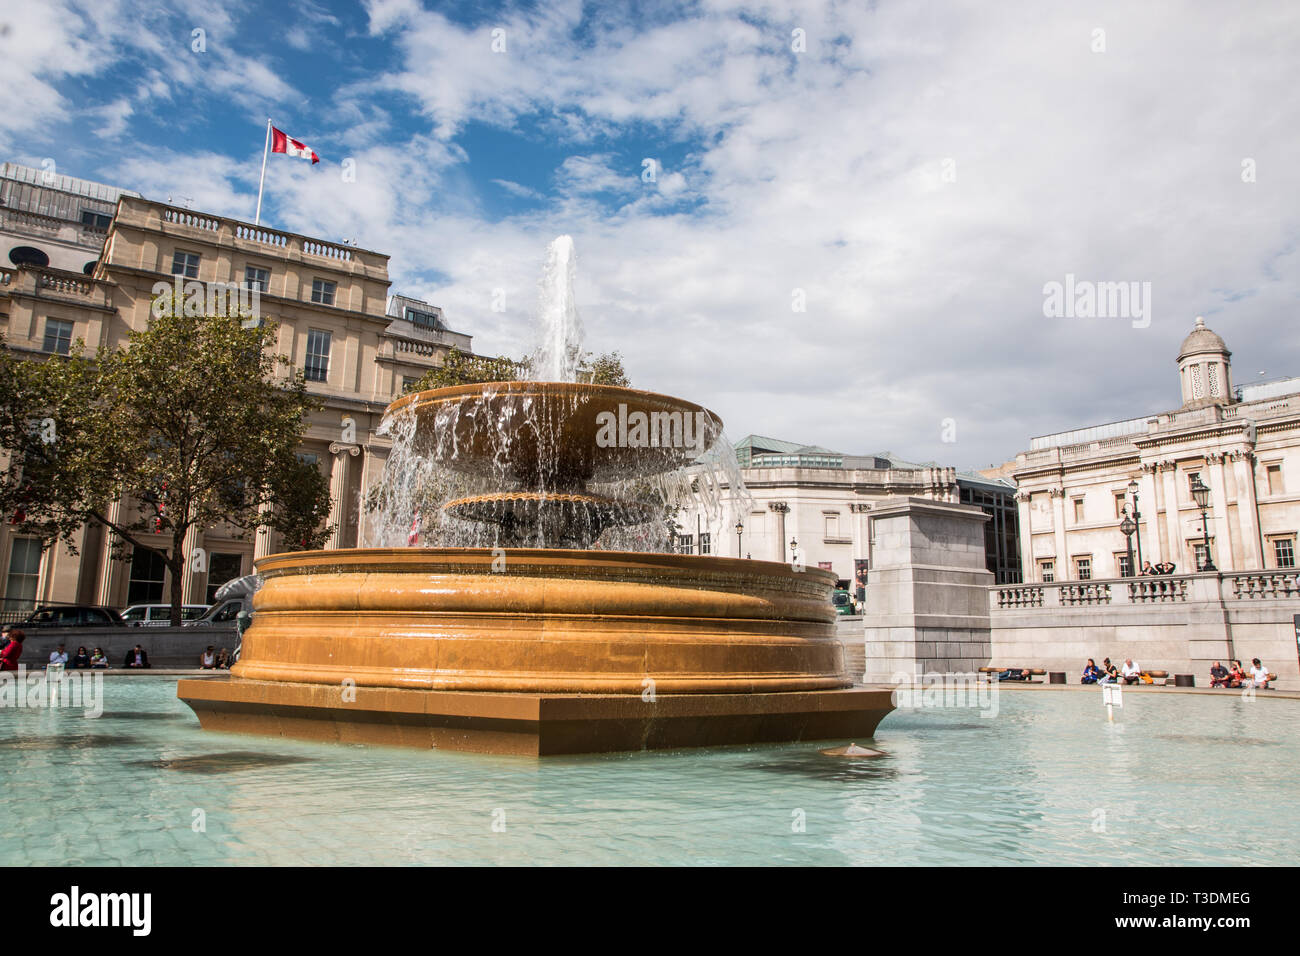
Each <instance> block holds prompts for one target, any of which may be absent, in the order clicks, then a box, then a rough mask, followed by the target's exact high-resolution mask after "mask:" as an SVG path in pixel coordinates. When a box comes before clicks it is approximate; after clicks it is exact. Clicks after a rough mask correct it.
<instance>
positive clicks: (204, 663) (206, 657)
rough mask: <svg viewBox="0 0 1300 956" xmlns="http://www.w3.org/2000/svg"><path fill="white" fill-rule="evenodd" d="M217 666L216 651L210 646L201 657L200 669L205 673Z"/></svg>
mask: <svg viewBox="0 0 1300 956" xmlns="http://www.w3.org/2000/svg"><path fill="white" fill-rule="evenodd" d="M216 666H217V652H216V649H215V648H214V647H213V646H212V645H211V644H209V645H208V649H207V650H206V651H204V652H203V653H202V654H200V655H199V667H201V668H202V669H203V670H205V671H210V670H212V669H213V668H215V667H216Z"/></svg>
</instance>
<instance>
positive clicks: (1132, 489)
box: [1128, 478, 1142, 574]
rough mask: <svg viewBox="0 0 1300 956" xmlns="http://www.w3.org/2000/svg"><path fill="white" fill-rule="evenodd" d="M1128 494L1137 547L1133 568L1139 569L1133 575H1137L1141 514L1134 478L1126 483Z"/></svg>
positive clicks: (1140, 549)
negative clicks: (1130, 498)
mask: <svg viewBox="0 0 1300 956" xmlns="http://www.w3.org/2000/svg"><path fill="white" fill-rule="evenodd" d="M1128 493H1129V494H1131V495H1132V496H1133V527H1134V530H1135V532H1136V534H1137V546H1138V563H1137V564H1136V565H1135V566H1134V567H1135V568H1137V569H1139V570H1135V571H1134V573H1135V574H1137V573H1139V571H1140V568H1141V566H1142V512H1140V511H1138V483H1137V479H1136V478H1134V479H1133V480H1132V481H1130V482H1129V483H1128Z"/></svg>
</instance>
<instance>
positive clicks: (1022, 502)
mask: <svg viewBox="0 0 1300 956" xmlns="http://www.w3.org/2000/svg"><path fill="white" fill-rule="evenodd" d="M1014 497H1015V500H1016V520H1017V521H1018V522H1019V531H1020V534H1019V538H1020V577H1021V579H1022V580H1025V581H1037V580H1038V566H1037V565H1036V564H1034V532H1033V528H1032V527H1031V526H1030V520H1031V517H1030V513H1029V501H1030V498H1032V497H1033V496H1032V495H1031V494H1030V493H1029V492H1028V491H1017V492H1016V493H1015V495H1014Z"/></svg>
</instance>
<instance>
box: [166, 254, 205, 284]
mask: <svg viewBox="0 0 1300 956" xmlns="http://www.w3.org/2000/svg"><path fill="white" fill-rule="evenodd" d="M172 275H174V276H184V277H185V278H187V279H197V278H198V277H199V254H198V253H197V252H181V251H180V250H179V249H178V250H177V251H176V253H175V254H174V255H173V256H172Z"/></svg>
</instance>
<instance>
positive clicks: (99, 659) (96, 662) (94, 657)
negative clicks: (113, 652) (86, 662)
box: [90, 647, 108, 670]
mask: <svg viewBox="0 0 1300 956" xmlns="http://www.w3.org/2000/svg"><path fill="white" fill-rule="evenodd" d="M90 666H91V667H93V668H97V669H99V670H103V669H104V668H106V667H108V658H107V657H105V656H104V652H103V650H101V649H100V648H98V647H97V648H95V651H94V653H93V654H91V655H90Z"/></svg>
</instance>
